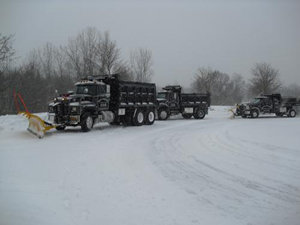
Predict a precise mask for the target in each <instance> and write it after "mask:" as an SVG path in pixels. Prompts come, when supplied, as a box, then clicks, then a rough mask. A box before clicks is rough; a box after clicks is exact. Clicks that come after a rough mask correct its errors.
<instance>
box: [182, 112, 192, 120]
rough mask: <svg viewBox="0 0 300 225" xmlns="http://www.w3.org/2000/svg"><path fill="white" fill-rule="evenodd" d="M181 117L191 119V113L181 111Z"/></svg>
mask: <svg viewBox="0 0 300 225" xmlns="http://www.w3.org/2000/svg"><path fill="white" fill-rule="evenodd" d="M182 117H183V118H184V119H191V118H192V114H188V113H182Z"/></svg>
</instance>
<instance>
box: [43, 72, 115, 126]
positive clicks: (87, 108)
mask: <svg viewBox="0 0 300 225" xmlns="http://www.w3.org/2000/svg"><path fill="white" fill-rule="evenodd" d="M109 95H110V94H109V85H107V84H105V83H103V82H99V81H97V80H89V79H88V78H87V79H83V80H81V81H79V82H77V83H76V84H75V92H74V93H72V94H64V95H61V96H59V97H56V98H54V100H53V101H52V102H51V103H50V104H49V107H48V121H49V122H51V123H52V124H55V125H56V129H57V130H63V129H65V127H66V126H78V125H81V126H85V125H87V127H86V129H90V128H91V120H93V123H94V120H95V119H96V118H97V117H98V115H99V112H100V111H105V110H108V109H109ZM85 120H88V124H85V125H83V122H84V121H85ZM84 129H85V128H83V130H84Z"/></svg>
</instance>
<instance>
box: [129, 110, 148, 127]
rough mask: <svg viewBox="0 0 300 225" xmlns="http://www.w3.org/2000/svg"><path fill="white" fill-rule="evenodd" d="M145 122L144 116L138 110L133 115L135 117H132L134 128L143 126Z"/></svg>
mask: <svg viewBox="0 0 300 225" xmlns="http://www.w3.org/2000/svg"><path fill="white" fill-rule="evenodd" d="M144 121H145V116H144V113H143V111H142V110H140V109H138V110H137V111H136V113H135V115H134V116H133V120H132V122H133V125H135V126H141V125H143V124H144Z"/></svg>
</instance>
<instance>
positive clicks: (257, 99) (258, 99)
mask: <svg viewBox="0 0 300 225" xmlns="http://www.w3.org/2000/svg"><path fill="white" fill-rule="evenodd" d="M260 100H261V98H255V99H253V100H252V101H251V103H254V104H257V103H259V102H260Z"/></svg>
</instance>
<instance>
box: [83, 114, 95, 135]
mask: <svg viewBox="0 0 300 225" xmlns="http://www.w3.org/2000/svg"><path fill="white" fill-rule="evenodd" d="M80 126H81V130H82V131H83V132H87V131H90V130H91V129H92V128H93V126H94V120H93V117H92V116H91V114H90V113H85V114H83V116H82V119H81V122H80Z"/></svg>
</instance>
